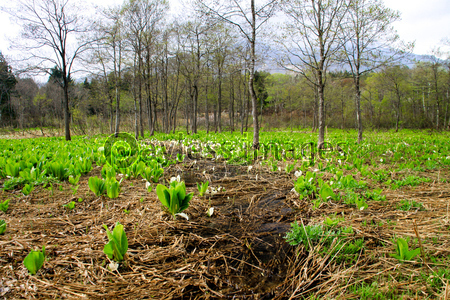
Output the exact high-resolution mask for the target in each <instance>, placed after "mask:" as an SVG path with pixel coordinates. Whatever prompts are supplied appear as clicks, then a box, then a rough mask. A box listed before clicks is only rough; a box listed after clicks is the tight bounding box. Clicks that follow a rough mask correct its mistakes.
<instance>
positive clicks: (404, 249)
mask: <svg viewBox="0 0 450 300" xmlns="http://www.w3.org/2000/svg"><path fill="white" fill-rule="evenodd" d="M395 250H396V253H395V254H392V253H390V254H389V255H390V256H392V257H394V258H396V259H398V260H399V261H405V260H411V259H413V258H414V257H415V256H417V255H418V254H419V253H420V248H417V249H414V250H408V242H407V241H406V240H404V239H402V238H398V239H397V247H396V249H395Z"/></svg>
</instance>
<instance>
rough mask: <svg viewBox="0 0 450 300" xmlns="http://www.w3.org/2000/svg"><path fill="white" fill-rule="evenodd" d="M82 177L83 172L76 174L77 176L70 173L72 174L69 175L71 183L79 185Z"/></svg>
mask: <svg viewBox="0 0 450 300" xmlns="http://www.w3.org/2000/svg"><path fill="white" fill-rule="evenodd" d="M80 177H81V174H78V175H77V176H75V177H73V176H72V175H70V176H69V183H70V184H71V185H77V184H78V182H79V181H80Z"/></svg>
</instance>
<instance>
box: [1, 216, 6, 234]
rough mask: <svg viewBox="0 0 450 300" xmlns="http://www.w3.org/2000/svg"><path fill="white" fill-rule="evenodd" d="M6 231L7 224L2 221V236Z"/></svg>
mask: <svg viewBox="0 0 450 300" xmlns="http://www.w3.org/2000/svg"><path fill="white" fill-rule="evenodd" d="M5 230H6V222H5V220H1V219H0V234H4V233H5Z"/></svg>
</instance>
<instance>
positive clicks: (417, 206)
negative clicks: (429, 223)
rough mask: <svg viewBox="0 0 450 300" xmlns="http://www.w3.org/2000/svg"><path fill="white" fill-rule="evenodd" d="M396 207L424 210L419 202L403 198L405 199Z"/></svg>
mask: <svg viewBox="0 0 450 300" xmlns="http://www.w3.org/2000/svg"><path fill="white" fill-rule="evenodd" d="M397 209H398V210H404V211H409V210H411V209H416V210H424V209H425V208H424V207H423V204H422V203H420V202H416V201H414V200H406V199H405V200H402V201H400V203H399V204H398V205H397Z"/></svg>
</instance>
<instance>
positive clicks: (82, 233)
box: [0, 129, 450, 299]
mask: <svg viewBox="0 0 450 300" xmlns="http://www.w3.org/2000/svg"><path fill="white" fill-rule="evenodd" d="M250 137H251V133H249V134H244V135H241V134H239V133H234V134H232V133H222V134H209V135H206V133H205V132H201V133H199V134H196V135H186V134H184V133H182V132H177V133H175V134H169V135H166V134H157V135H156V136H154V137H152V138H150V139H145V140H139V141H137V142H136V144H135V145H131V147H129V145H126V144H125V143H124V142H120V141H119V142H117V143H116V144H115V145H114V146H112V148H111V147H109V146H110V144H108V143H105V141H107V139H108V136H104V135H102V136H100V135H99V136H76V137H74V138H73V140H72V141H70V142H66V141H64V140H63V139H62V138H58V137H52V138H49V137H47V138H32V139H0V185H1V189H2V190H1V193H0V202H1V203H0V210H1V211H0V219H1V220H4V223H2V221H0V232H2V231H3V229H4V232H3V233H2V234H1V235H0V253H1V256H0V257H1V258H0V259H1V264H0V278H2V279H1V281H0V295H1V296H2V297H6V298H10V299H13V298H14V299H17V298H39V299H49V298H57V299H60V298H70V299H75V298H76V299H80V298H86V299H105V298H127V299H144V298H153V299H438V298H442V299H447V297H448V296H450V285H449V280H450V268H449V267H448V265H449V262H450V244H449V243H450V214H449V205H450V202H449V201H450V168H449V167H450V143H449V140H450V133H449V132H435V131H408V130H402V131H401V132H398V133H395V132H393V131H382V132H367V133H366V134H365V140H364V141H363V143H361V144H357V143H356V137H357V133H356V131H352V130H350V131H342V130H335V129H333V130H328V132H327V133H326V139H325V140H326V141H327V142H328V143H327V144H326V145H325V146H326V147H325V148H324V149H321V150H320V151H319V149H317V146H316V145H315V144H314V142H315V141H316V138H317V135H316V133H311V132H310V131H304V132H300V131H294V132H291V131H279V132H263V133H261V137H260V141H261V148H260V149H259V151H254V150H252V149H250V148H249V147H250V145H251V140H250V139H249V138H250ZM109 140H110V141H111V138H110V139H109ZM131 140H133V138H131V139H130V141H131ZM133 143H134V142H133ZM133 143H131V144H133ZM108 145H109V146H108ZM111 145H112V144H111ZM111 165H112V166H111ZM177 176H179V181H180V182H181V183H180V184H179V185H177V189H184V186H185V187H186V190H185V191H184V190H183V191H182V192H178V194H176V192H174V191H173V190H174V189H175V188H173V190H172V189H170V192H167V195H166V197H168V198H167V199H169V202H170V201H172V202H170V203H172V204H173V203H176V201H177V200H178V199H182V198H183V197H184V195H185V194H186V195H187V194H189V193H193V197H192V199H191V200H190V202H189V205H188V207H187V208H186V209H184V210H183V208H180V207H178V206H176V205H169V206H170V207H166V206H163V205H162V204H164V202H162V201H161V195H164V194H163V192H161V193H162V194H161V195H160V193H159V192H158V191H162V187H161V186H159V187H158V185H165V186H166V187H170V181H171V180H174V179H175V178H177ZM95 177H96V178H95ZM206 182H208V188H207V189H205V191H202V193H200V191H199V189H200V187H201V186H200V185H201V184H202V183H206ZM182 183H184V185H183V184H182ZM176 184H177V179H175V181H174V182H173V183H172V185H173V186H175V185H176ZM205 187H206V185H205ZM168 191H169V190H168ZM157 192H158V193H157ZM203 192H204V193H203ZM169 194H170V195H169ZM174 195H175V196H174ZM177 195H178V196H177ZM186 197H187V196H186ZM173 199H175V200H173ZM179 201H180V203H181V200H179ZM181 206H182V205H181ZM184 208H185V207H184ZM180 213H182V214H180ZM183 214H184V215H183ZM117 222H120V224H122V225H123V230H124V232H125V233H126V239H127V243H128V247H127V248H126V247H125V248H124V247H122V248H123V249H122V250H124V252H123V253H122V254H123V255H119V252H121V251H120V249H121V246H117V245H118V243H119V242H118V241H117V240H114V238H113V237H112V236H108V235H107V233H106V230H105V228H104V226H103V225H106V226H107V228H108V229H109V230H110V231H111V232H113V228H114V226H115V225H116V223H117ZM117 228H119V227H117ZM118 233H119V230H117V231H114V232H113V235H114V234H118ZM120 238H122V239H123V238H124V237H123V236H122V237H120ZM120 238H119V239H120ZM111 240H112V242H111ZM114 241H115V242H114ZM114 243H116V244H114ZM107 244H108V245H109V246H107V247H106V248H105V245H107ZM114 245H116V246H117V248H114V247H115V246H114ZM43 246H45V259H44V261H43V264H42V266H41V265H40V263H39V262H36V263H34V267H35V268H36V269H38V270H37V272H36V274H34V275H32V274H30V273H34V272H33V271H30V269H27V268H26V267H25V265H24V260H25V257H27V255H29V253H32V254H31V255H34V256H36V257H37V256H38V252H31V251H32V250H41V249H42V247H43ZM122 246H123V245H122ZM108 247H109V248H108ZM108 249H110V250H111V255H108V253H109V252H108ZM118 249H119V250H118ZM113 250H114V251H113ZM43 254H44V253H43ZM39 255H40V254H39ZM38 260H39V259H37V258H36V261H38ZM36 266H37V267H36ZM31 269H32V268H31Z"/></svg>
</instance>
